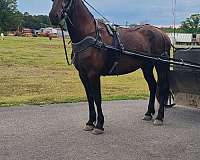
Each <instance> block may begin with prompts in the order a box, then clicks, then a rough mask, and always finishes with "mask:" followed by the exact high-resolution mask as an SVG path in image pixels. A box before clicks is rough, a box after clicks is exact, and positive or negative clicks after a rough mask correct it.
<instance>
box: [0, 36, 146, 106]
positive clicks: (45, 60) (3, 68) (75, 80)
mask: <svg viewBox="0 0 200 160" xmlns="http://www.w3.org/2000/svg"><path fill="white" fill-rule="evenodd" d="M69 52H70V50H69ZM148 94H149V93H148V89H147V85H146V82H145V81H144V79H143V76H142V74H141V71H137V72H134V73H132V74H129V75H125V76H119V77H116V76H115V77H102V96H103V100H118V99H141V98H142V99H143V98H146V97H147V96H148ZM85 100H86V97H85V92H84V89H83V87H82V84H81V83H80V80H79V77H78V74H77V71H76V70H75V69H74V67H73V66H67V64H66V61H65V55H64V51H63V46H62V41H61V40H60V39H53V40H52V41H49V39H48V38H26V37H6V39H5V40H4V41H2V40H1V41H0V106H11V105H23V104H48V103H64V102H78V101H85Z"/></svg>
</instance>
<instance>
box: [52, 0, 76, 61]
mask: <svg viewBox="0 0 200 160" xmlns="http://www.w3.org/2000/svg"><path fill="white" fill-rule="evenodd" d="M52 1H54V0H52ZM64 2H65V0H64ZM74 2H75V0H70V1H69V2H68V4H67V5H66V4H65V3H64V4H62V12H61V16H62V17H63V20H65V19H68V20H69V22H70V23H71V20H70V18H69V14H70V12H71V10H72V7H73V4H74ZM61 22H62V21H61ZM71 24H72V23H71ZM72 25H73V24H72ZM59 26H60V28H61V32H62V39H63V45H64V51H65V56H66V60H67V64H68V65H71V63H70V62H69V58H68V55H67V47H66V43H65V35H64V29H63V28H64V25H63V24H61V23H60V24H59Z"/></svg>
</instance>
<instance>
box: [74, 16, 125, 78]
mask: <svg viewBox="0 0 200 160" xmlns="http://www.w3.org/2000/svg"><path fill="white" fill-rule="evenodd" d="M94 24H95V32H96V37H95V38H94V37H92V36H86V37H85V38H84V39H83V40H81V41H80V42H78V43H72V52H73V58H72V63H73V64H74V63H75V59H76V56H77V55H78V54H81V53H82V52H84V51H85V50H87V49H88V48H90V47H94V48H97V49H100V50H104V52H106V53H107V52H112V51H109V50H108V49H107V48H106V47H105V44H104V42H103V41H102V38H101V34H100V28H99V25H98V21H97V20H96V19H95V20H94ZM104 25H105V26H106V30H107V32H108V34H109V35H110V36H111V37H112V45H111V46H112V47H114V48H117V49H119V50H120V51H121V52H116V53H112V54H107V61H106V63H105V66H104V68H103V70H102V71H101V73H100V74H101V75H112V74H113V73H117V69H118V64H119V60H120V57H121V54H122V53H123V51H124V45H123V43H122V42H121V40H120V35H119V32H118V31H117V28H114V27H113V26H111V25H109V24H105V23H104Z"/></svg>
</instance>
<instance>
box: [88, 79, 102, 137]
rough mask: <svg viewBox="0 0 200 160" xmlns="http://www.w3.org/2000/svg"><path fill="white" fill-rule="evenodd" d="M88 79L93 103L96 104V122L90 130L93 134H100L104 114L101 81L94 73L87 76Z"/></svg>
mask: <svg viewBox="0 0 200 160" xmlns="http://www.w3.org/2000/svg"><path fill="white" fill-rule="evenodd" d="M89 79H90V86H91V90H92V95H93V98H94V101H95V104H96V106H97V113H98V116H97V123H96V126H95V129H94V131H93V132H92V133H93V134H96V135H97V134H102V133H103V132H104V128H103V125H104V115H103V111H102V108H101V103H102V100H101V83H100V76H98V75H95V76H92V77H90V78H89Z"/></svg>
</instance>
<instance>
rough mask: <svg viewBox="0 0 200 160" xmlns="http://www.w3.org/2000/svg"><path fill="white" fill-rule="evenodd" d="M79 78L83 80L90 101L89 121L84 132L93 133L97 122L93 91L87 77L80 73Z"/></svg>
mask: <svg viewBox="0 0 200 160" xmlns="http://www.w3.org/2000/svg"><path fill="white" fill-rule="evenodd" d="M79 77H80V79H81V82H82V83H83V85H84V88H85V92H86V95H87V99H88V105H89V121H88V122H87V123H86V126H85V127H84V129H83V130H84V131H92V130H93V129H94V128H95V122H96V111H95V108H94V98H93V95H92V90H91V87H90V83H89V79H88V77H87V75H85V74H82V73H79Z"/></svg>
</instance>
